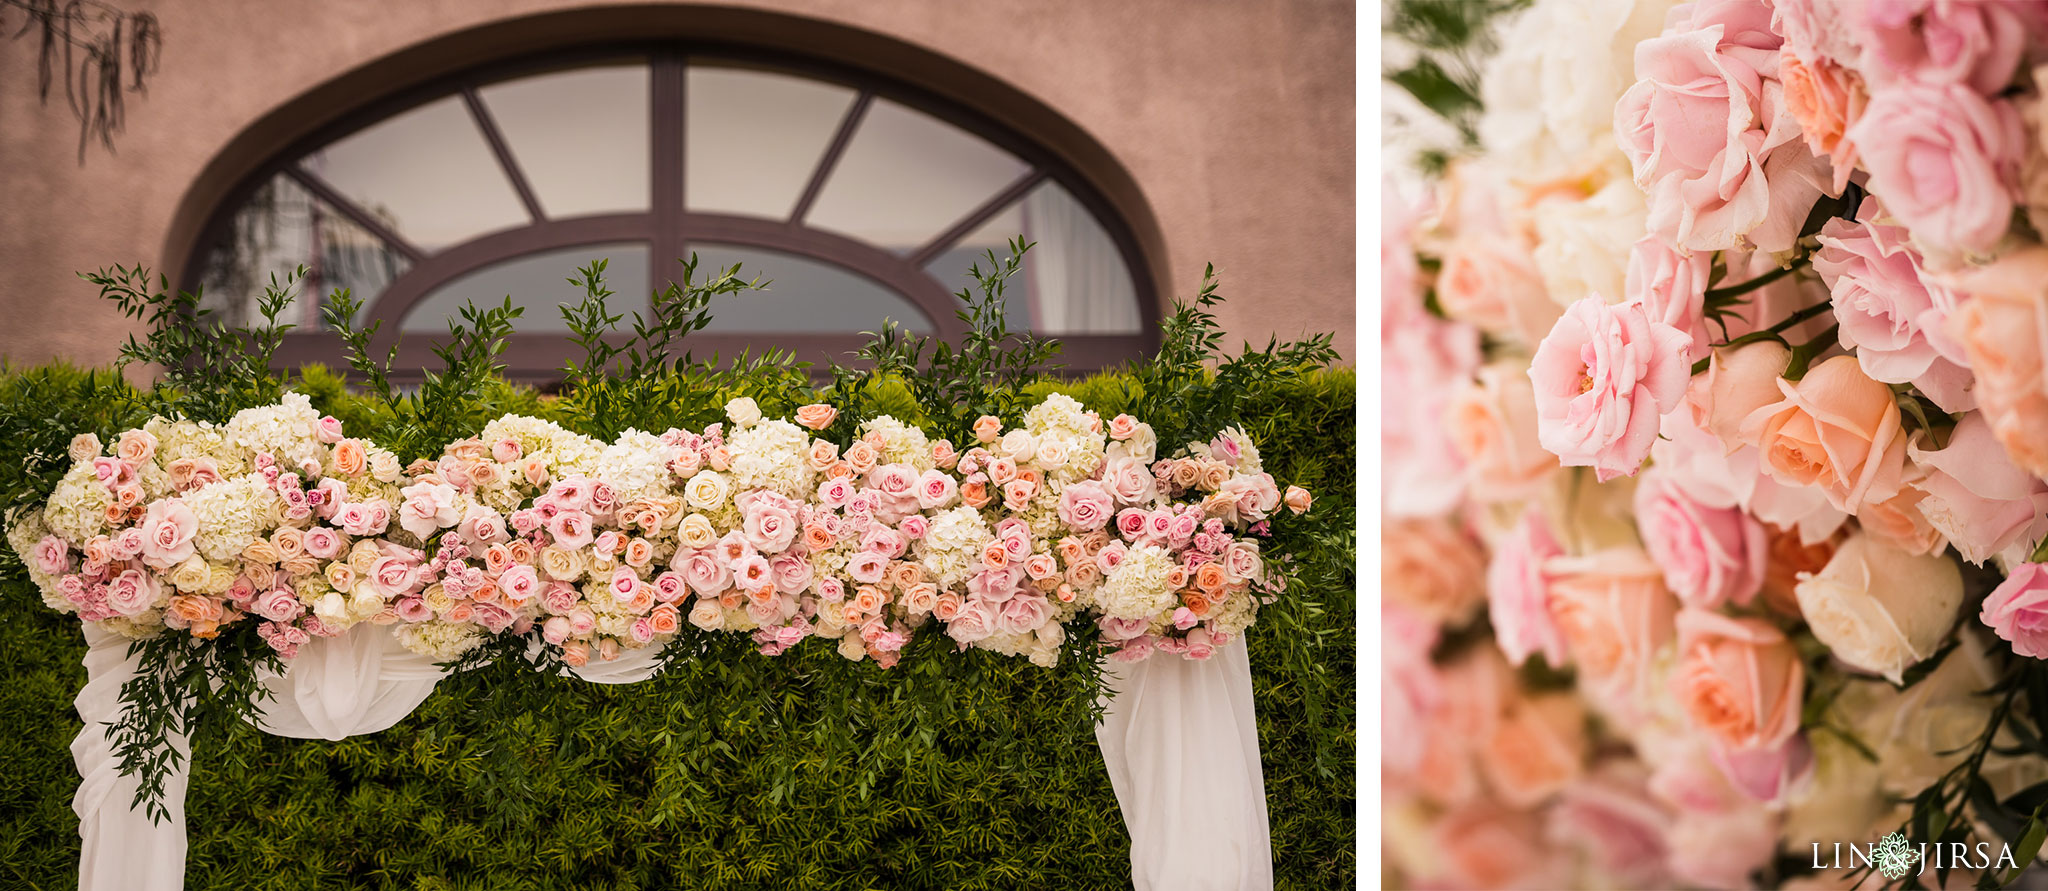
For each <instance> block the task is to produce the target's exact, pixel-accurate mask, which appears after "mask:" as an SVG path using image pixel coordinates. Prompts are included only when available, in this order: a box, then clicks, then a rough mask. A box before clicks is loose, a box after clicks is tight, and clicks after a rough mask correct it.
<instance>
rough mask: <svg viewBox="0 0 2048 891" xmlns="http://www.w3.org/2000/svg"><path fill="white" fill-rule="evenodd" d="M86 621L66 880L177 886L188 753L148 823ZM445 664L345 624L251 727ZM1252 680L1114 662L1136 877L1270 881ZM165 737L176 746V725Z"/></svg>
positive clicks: (422, 692) (92, 887)
mask: <svg viewBox="0 0 2048 891" xmlns="http://www.w3.org/2000/svg"><path fill="white" fill-rule="evenodd" d="M85 635H86V643H87V646H88V650H87V652H86V656H85V667H86V685H85V688H84V689H82V690H80V691H79V693H78V699H77V701H76V704H77V706H78V713H79V715H80V716H81V717H83V718H84V719H85V729H84V730H83V731H81V732H80V733H79V735H78V738H77V740H75V741H74V742H73V743H72V744H71V754H72V759H73V760H74V761H75V762H76V763H77V764H78V773H79V776H80V777H81V778H82V782H81V783H80V784H79V787H78V794H77V796H76V797H74V798H73V799H72V809H73V810H74V811H76V812H77V813H78V833H79V836H80V837H81V838H82V839H83V841H84V845H83V848H82V851H81V854H80V857H79V864H78V887H79V888H80V889H81V891H179V889H182V888H183V887H184V886H185V846H186V839H185V788H186V781H187V779H188V776H189V773H188V770H189V759H188V760H181V761H180V762H179V765H178V768H177V769H176V770H175V771H174V772H173V773H172V774H171V775H170V776H167V777H165V779H164V807H165V808H166V809H167V810H168V811H169V812H170V819H167V820H165V821H163V822H162V823H151V822H150V820H149V818H148V817H147V816H146V815H144V813H143V812H141V811H138V810H130V808H129V805H130V802H132V801H133V800H134V795H135V788H136V784H137V778H135V777H122V776H120V761H119V759H117V758H115V757H114V751H113V743H112V741H111V740H109V739H108V738H107V730H108V728H107V726H106V725H107V724H108V723H109V722H112V721H114V720H115V719H116V718H117V717H118V716H119V714H120V709H121V704H120V695H121V685H122V684H123V683H125V682H126V681H127V680H128V679H129V678H131V677H134V676H135V674H136V672H137V670H138V665H137V660H135V659H131V658H129V657H128V655H127V650H128V641H127V640H126V639H125V638H121V637H118V636H115V635H112V634H108V633H106V632H103V631H100V630H99V629H98V628H95V627H91V626H88V627H87V628H86V630H85ZM659 656H660V652H659V650H658V649H657V648H652V647H650V648H647V649H643V650H636V651H631V652H628V653H626V654H624V655H622V656H620V657H619V658H618V659H616V660H613V661H611V662H605V663H592V664H590V665H587V666H585V667H583V668H581V669H576V670H574V671H573V672H572V673H573V674H574V675H576V676H577V677H580V678H582V679H584V680H587V681H590V682H592V683H598V684H631V683H637V682H639V681H644V680H647V679H648V678H651V677H653V676H654V672H655V670H656V669H657V668H658V660H659ZM442 674H443V673H442V671H441V670H440V669H439V668H438V667H436V666H435V665H434V663H433V662H432V661H431V660H429V659H427V658H425V657H422V656H419V655H417V654H414V653H412V652H410V651H408V650H406V649H405V648H404V647H402V646H400V645H399V644H398V641H397V640H396V639H395V638H394V637H393V636H392V634H391V631H390V629H389V628H383V627H379V626H374V625H365V626H358V627H357V628H356V629H354V630H352V631H351V632H349V633H348V634H344V635H342V636H341V637H337V638H325V639H318V640H314V641H312V642H309V643H307V644H306V645H305V646H304V647H303V648H301V649H300V651H299V656H298V658H297V659H294V660H292V664H291V668H290V670H289V671H288V672H286V673H285V674H283V675H281V676H270V677H265V678H264V679H263V683H264V686H266V687H268V688H269V689H270V690H271V692H272V693H273V694H274V698H273V699H272V700H271V701H269V702H266V703H264V708H263V712H264V714H263V717H262V719H261V720H260V721H259V722H258V726H259V727H261V728H262V729H263V730H264V731H265V732H268V733H273V734H276V735H279V736H289V737H296V738H300V739H342V738H345V737H349V736H356V735H360V734H365V733H376V732H377V731H380V730H383V729H385V728H388V727H390V726H392V725H393V724H396V723H398V722H399V721H400V720H402V719H404V718H405V716H406V715H408V714H411V713H412V710H413V709H415V708H418V707H419V704H420V703H421V702H423V701H425V700H426V698H427V695H428V694H429V693H431V692H433V689H434V685H435V683H437V682H438V681H439V680H440V679H441V677H442ZM1251 680H1252V677H1251V663H1250V662H1249V661H1248V659H1247V657H1246V654H1245V648H1244V643H1243V641H1241V640H1240V641H1236V642H1233V643H1232V644H1231V645H1230V646H1228V647H1224V648H1223V649H1222V650H1221V651H1219V652H1218V653H1217V656H1216V658H1214V659H1211V660H1209V661H1207V662H1188V661H1185V660H1181V659H1175V658H1155V659H1147V660H1145V661H1143V662H1140V663H1137V664H1135V665H1128V666H1126V665H1117V666H1114V667H1113V668H1112V676H1111V680H1110V685H1111V687H1112V689H1113V690H1114V691H1115V693H1116V695H1115V696H1114V697H1113V698H1112V699H1110V700H1109V702H1108V714H1107V715H1106V716H1105V718H1104V721H1103V723H1102V724H1101V725H1100V726H1098V727H1097V728H1096V741H1097V742H1098V743H1099V744H1100V746H1101V747H1102V757H1103V761H1104V763H1105V764H1107V766H1108V768H1109V776H1110V783H1111V784H1112V785H1113V786H1114V787H1115V789H1116V797H1117V804H1118V805H1119V806H1120V807H1121V808H1122V809H1123V814H1124V823H1125V825H1126V826H1128V827H1129V828H1130V832H1131V876H1132V884H1133V885H1134V886H1135V888H1136V891H1165V889H1194V891H1203V889H1217V891H1222V889H1233V891H1235V889H1246V891H1269V889H1271V888H1272V887H1273V857H1272V843H1271V839H1270V837H1269V835H1268V830H1267V818H1266V794H1265V780H1264V776H1263V774H1262V773H1261V771H1260V768H1259V740H1258V725H1257V723H1256V722H1255V720H1254V716H1253V711H1252V686H1251ZM176 743H177V746H178V749H179V751H181V752H184V751H187V747H186V744H185V741H184V740H183V739H182V738H180V739H178V740H177V741H176Z"/></svg>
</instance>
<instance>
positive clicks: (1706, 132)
mask: <svg viewBox="0 0 2048 891" xmlns="http://www.w3.org/2000/svg"><path fill="white" fill-rule="evenodd" d="M1677 13H1678V14H1677V15H1675V16H1674V17H1673V21H1672V22H1671V27H1668V28H1666V29H1665V32H1664V34H1663V35H1661V36H1658V37H1653V38H1651V39H1649V40H1645V41H1643V42H1642V43H1639V44H1637V45H1636V49H1635V68H1636V76H1637V77H1638V78H1639V80H1637V81H1636V83H1635V85H1634V86H1632V87H1630V88H1629V90H1628V92H1627V93H1625V94H1623V95H1622V97H1621V101H1620V102H1619V103H1618V104H1617V105H1616V107H1615V111H1614V129H1615V135H1616V136H1617V137H1618V138H1619V139H1620V142H1621V149H1622V153H1623V154H1624V155H1626V156H1627V157H1628V160H1629V164H1630V166H1631V167H1633V168H1634V171H1635V181H1636V184H1637V185H1638V186H1641V187H1642V188H1643V191H1645V192H1647V193H1648V196H1649V202H1648V203H1649V211H1650V213H1649V226H1650V231H1651V232H1653V233H1656V234H1657V235H1658V236H1659V237H1661V238H1663V239H1664V241H1665V242H1666V243H1668V244H1672V245H1675V246H1677V247H1680V248H1684V249H1686V250H1694V251H1715V250H1722V249H1725V248H1732V247H1736V246H1738V245H1739V244H1741V243H1742V242H1743V241H1744V240H1745V239H1746V240H1747V241H1748V242H1750V243H1753V244H1754V245H1756V246H1757V247H1758V248H1760V249H1762V250H1766V251H1784V250H1789V249H1791V247H1792V244H1793V241H1794V239H1795V238H1796V237H1797V236H1798V233H1799V225H1800V223H1801V222H1802V221H1803V220H1804V219H1805V216H1806V212H1807V210H1808V209H1809V208H1811V207H1812V206H1813V203H1814V200H1815V199H1817V198H1818V197H1819V196H1820V193H1821V186H1822V185H1823V184H1824V182H1825V180H1826V178H1827V164H1826V162H1824V161H1821V160H1819V159H1817V158H1815V157H1813V153H1812V151H1811V150H1809V149H1808V148H1807V147H1806V143H1805V142H1804V141H1802V140H1800V139H1799V125H1798V122H1797V121H1796V120H1795V119H1794V118H1793V117H1792V115H1791V114H1790V112H1789V111H1788V110H1787V109H1786V108H1785V103H1784V98H1783V86H1782V85H1781V84H1780V83H1779V82H1778V81H1777V79H1776V74H1777V69H1778V47H1779V44H1780V40H1779V38H1778V37H1777V36H1776V35H1775V34H1773V33H1772V32H1771V30H1770V27H1769V26H1770V17H1771V10H1770V7H1769V6H1767V5H1765V4H1763V3H1698V4H1691V5H1688V6H1684V7H1680V8H1679V10H1678V11H1677Z"/></svg>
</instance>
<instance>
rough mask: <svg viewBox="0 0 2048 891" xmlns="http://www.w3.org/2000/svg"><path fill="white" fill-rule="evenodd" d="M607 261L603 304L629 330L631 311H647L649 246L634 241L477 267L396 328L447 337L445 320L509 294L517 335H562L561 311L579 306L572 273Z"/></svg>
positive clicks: (436, 293)
mask: <svg viewBox="0 0 2048 891" xmlns="http://www.w3.org/2000/svg"><path fill="white" fill-rule="evenodd" d="M600 258H603V259H609V260H610V261H611V262H610V263H609V264H608V265H607V266H606V267H605V271H604V280H605V284H606V285H607V286H608V287H610V288H611V291H612V296H610V297H608V298H605V306H606V307H607V308H608V309H610V310H611V311H612V312H614V313H618V314H620V315H624V316H625V317H626V318H625V319H624V320H623V321H621V322H620V323H619V324H620V325H621V326H623V327H630V326H631V325H632V323H633V313H636V312H638V313H642V314H645V313H646V312H647V307H648V300H647V295H648V290H647V245H645V244H640V243H637V242H632V243H622V244H593V245H583V246H579V247H572V248H560V249H557V250H552V251H546V252H543V253H537V254H528V255H526V256H524V257H519V258H516V259H512V260H506V261H504V262H502V263H498V264H496V265H492V266H486V267H484V268H482V269H478V270H476V271H474V272H471V273H469V274H468V275H465V276H462V277H461V278H458V279H455V280H454V281H451V282H449V283H447V284H445V285H442V286H441V287H439V288H436V289H434V291H433V292H431V293H429V294H428V295H427V296H426V298H425V299H423V300H421V301H420V302H419V303H416V304H414V305H413V307H412V310H411V311H410V312H408V313H406V315H405V324H404V325H402V326H401V328H400V330H402V331H404V332H405V333H407V334H413V333H432V332H440V333H443V334H445V333H447V331H448V320H449V319H451V318H455V317H457V316H459V315H461V313H462V308H463V306H465V305H466V304H468V303H471V302H475V303H476V305H477V306H478V307H479V308H482V307H490V306H498V305H500V304H502V303H503V302H504V300H505V298H506V297H507V296H509V297H511V298H512V305H513V306H521V307H525V308H526V313H525V314H524V315H522V316H520V317H519V319H518V320H517V321H515V322H513V323H512V325H513V328H514V329H515V330H517V331H519V332H521V333H527V334H537V333H566V332H567V331H568V330H569V325H568V323H566V322H564V321H562V310H561V307H562V306H563V305H564V304H568V305H571V306H574V305H576V304H578V303H581V302H583V289H582V288H580V287H577V286H575V285H571V284H569V279H571V278H573V277H576V270H577V269H579V268H581V267H583V266H586V265H589V263H590V261H592V260H596V259H600Z"/></svg>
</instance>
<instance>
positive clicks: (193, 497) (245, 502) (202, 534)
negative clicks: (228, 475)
mask: <svg viewBox="0 0 2048 891" xmlns="http://www.w3.org/2000/svg"><path fill="white" fill-rule="evenodd" d="M183 501H184V502H185V506H186V507H189V508H191V509H192V515H193V516H194V517H196V518H198V520H199V532H198V534H197V535H195V536H193V539H192V545H193V547H195V548H198V550H199V553H200V555H201V556H204V557H205V558H206V559H208V560H212V561H215V562H219V563H226V562H231V561H233V560H236V559H238V558H239V557H240V556H241V554H242V549H243V548H246V547H248V546H249V543H250V542H253V541H255V540H256V539H257V538H258V537H261V536H264V535H268V534H270V531H271V530H272V529H275V528H277V525H278V522H279V520H280V514H281V511H280V509H281V508H282V507H283V503H284V502H283V500H282V499H280V498H278V497H277V493H276V492H273V491H271V489H270V486H269V485H268V484H267V483H265V482H264V480H263V477H262V476H260V475H258V474H254V473H250V474H244V475H242V476H238V477H235V478H234V479H228V480H222V481H220V482H218V483H214V484H212V485H210V486H204V487H201V488H200V489H198V490H196V491H193V492H190V493H187V494H186V495H185V496H184V498H183Z"/></svg>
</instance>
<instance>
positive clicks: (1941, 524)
mask: <svg viewBox="0 0 2048 891" xmlns="http://www.w3.org/2000/svg"><path fill="white" fill-rule="evenodd" d="M1921 445H1922V443H1920V442H1915V443H1913V444H1911V445H1908V446H1907V447H1906V457H1907V458H1908V459H1909V460H1911V461H1912V462H1913V463H1914V464H1915V465H1916V466H1918V467H1920V468H1922V469H1923V470H1924V471H1925V476H1923V477H1922V478H1921V479H1920V480H1919V481H1917V482H1915V483H1913V484H1912V487H1913V488H1915V489H1918V490H1920V491H1921V492H1924V493H1926V497H1925V498H1924V499H1922V500H1921V501H1920V503H1919V505H1918V507H1919V510H1920V513H1921V515H1922V516H1924V517H1925V518H1926V519H1927V522H1929V523H1930V524H1932V525H1933V526H1934V528H1935V529H1937V530H1938V531H1939V532H1940V533H1941V535H1942V536H1944V537H1946V538H1947V539H1948V541H1949V543H1950V544H1952V545H1954V546H1955V548H1956V551H1957V553H1960V554H1961V555H1962V557H1963V559H1965V560H1968V561H1970V562H1972V563H1976V564H1979V565H1982V564H1983V562H1984V561H1985V560H1988V559H1990V558H1991V557H1992V556H1994V555H1996V554H1998V553H1999V552H2001V551H2004V550H2006V549H2008V548H2011V547H2014V546H2015V545H2019V546H2025V545H2028V544H2031V543H2033V542H2035V541H2038V540H2040V539H2041V537H2042V536H2043V535H2044V534H2048V483H2043V482H2042V481H2041V480H2040V479H2038V478H2036V477H2034V476H2033V475H2032V474H2029V473H2027V472H2026V471H2024V470H2021V469H2019V468H2018V467H2015V466H2013V463H2012V459H2011V457H2009V456H2007V455H2006V453H2005V450H2004V449H2002V448H2000V447H1999V445H1998V439H1997V437H1996V436H1995V435H1994V434H1993V433H1992V431H1991V425H1990V423H1989V422H1988V421H1986V420H1985V418H1984V414H1983V413H1982V412H1970V413H1969V414H1966V415H1963V417H1962V420H1961V421H1960V422H1958V423H1957V424H1956V426H1955V429H1954V430H1952V431H1950V432H1949V438H1948V446H1947V447H1946V448H1943V449H1940V450H1925V449H1922V448H1921Z"/></svg>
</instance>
